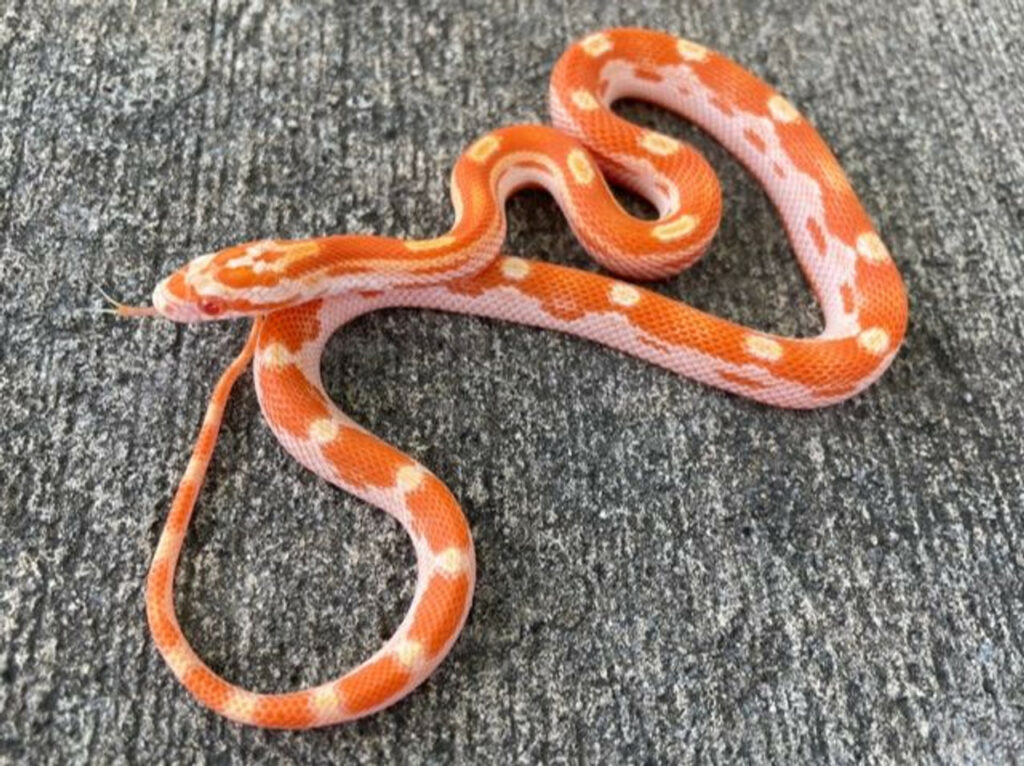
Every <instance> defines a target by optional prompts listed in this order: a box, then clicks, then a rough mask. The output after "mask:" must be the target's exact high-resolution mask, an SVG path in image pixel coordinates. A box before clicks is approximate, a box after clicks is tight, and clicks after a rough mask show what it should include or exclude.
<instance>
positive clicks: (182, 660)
mask: <svg viewBox="0 0 1024 766" xmlns="http://www.w3.org/2000/svg"><path fill="white" fill-rule="evenodd" d="M164 660H166V662H167V666H168V667H169V668H170V669H171V672H173V673H174V675H175V676H177V677H178V678H184V677H185V674H186V673H187V672H188V671H189V670H191V669H192V667H193V665H195V662H194V661H193V659H192V654H191V652H189V650H188V649H186V648H185V647H184V646H179V647H178V648H176V649H171V650H170V651H169V652H166V653H165V654H164Z"/></svg>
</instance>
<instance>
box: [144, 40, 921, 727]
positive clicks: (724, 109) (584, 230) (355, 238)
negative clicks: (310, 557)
mask: <svg viewBox="0 0 1024 766" xmlns="http://www.w3.org/2000/svg"><path fill="white" fill-rule="evenodd" d="M626 96H633V97H638V98H643V99H646V100H648V101H651V102H653V103H656V104H659V105H661V106H664V107H667V108H668V109H670V110H673V111H675V112H677V113H679V114H680V115H682V116H683V117H686V118H688V119H690V120H692V121H694V122H695V123H697V124H698V125H699V126H700V127H702V128H704V129H705V130H706V131H707V132H709V133H710V134H711V135H713V136H714V137H716V138H718V139H719V140H720V141H721V142H722V144H723V145H724V146H726V148H728V149H729V150H730V151H732V152H733V154H735V155H736V157H737V158H738V159H739V160H740V161H741V162H743V163H744V164H745V165H746V166H747V167H748V168H749V169H750V170H751V172H752V173H753V174H754V175H755V177H756V178H757V179H758V180H759V181H760V182H761V183H762V184H763V185H764V187H765V189H766V192H767V193H768V195H769V196H770V197H771V199H772V200H773V202H774V203H775V204H776V206H777V208H778V210H779V214H780V216H781V217H782V219H783V222H784V224H785V226H786V230H787V231H788V232H789V234H790V240H791V242H792V244H793V250H794V254H795V255H796V258H797V260H798V262H799V263H800V265H801V268H802V269H803V272H804V274H805V276H806V277H807V279H808V282H809V283H810V287H811V289H812V291H813V292H814V294H815V295H816V296H817V298H818V300H819V302H820V304H821V306H822V309H823V313H824V318H825V331H824V333H823V335H822V336H821V337H818V338H787V337H781V336H776V335H771V334H767V333H761V332H759V331H757V330H755V329H753V328H749V327H744V326H742V325H739V324H736V323H734V322H730V321H728V320H726V319H723V318H720V317H716V316H713V315H710V314H707V313H704V312H701V311H698V310H697V309H694V308H692V307H690V306H688V305H686V304H685V303H682V302H679V301H676V300H672V299H669V298H666V297H664V296H662V295H660V294H657V293H654V292H651V291H648V290H644V289H642V288H640V287H637V286H634V285H631V284H629V283H627V282H623V281H620V280H618V279H613V278H610V277H606V276H602V275H598V274H592V273H587V272H582V271H578V270H574V269H569V268H565V267H561V266H556V265H553V264H548V263H544V262H540V261H533V260H525V259H521V258H511V257H507V256H503V255H501V253H500V248H501V245H502V242H503V240H504V236H505V228H506V226H505V214H504V203H505V199H506V198H507V197H508V195H510V194H512V193H514V192H515V191H517V190H518V189H521V188H523V187H526V186H540V187H543V188H545V189H547V190H548V191H549V192H550V193H551V194H552V195H553V196H554V197H555V199H556V201H557V202H558V204H559V206H560V207H561V209H562V210H563V212H564V213H565V215H566V216H567V218H568V219H569V222H570V224H571V226H572V228H573V231H574V232H575V233H576V234H577V236H578V237H579V239H580V241H581V243H582V244H583V246H584V247H585V248H586V249H587V250H588V252H590V253H591V255H593V256H594V257H595V258H596V259H597V260H598V261H599V262H600V263H601V264H603V265H604V266H606V267H607V268H608V269H610V270H611V271H613V272H615V273H616V274H618V275H620V276H625V277H634V278H653V277H663V276H667V275H670V274H674V273H676V272H677V271H678V270H679V269H681V268H685V267H686V266H688V265H689V264H691V263H693V262H694V261H695V260H696V259H697V258H699V257H700V256H701V255H702V254H703V253H704V252H705V251H706V249H707V248H708V245H709V242H710V241H711V239H712V237H713V235H714V233H715V231H716V230H717V227H718V224H719V218H720V216H721V211H722V200H721V190H720V187H719V183H718V179H717V177H716V176H715V174H714V172H713V170H712V168H711V167H710V165H709V164H708V163H707V161H706V160H705V159H704V157H703V156H702V155H701V154H700V153H699V152H698V151H697V150H696V149H694V148H693V147H691V146H689V145H687V144H685V143H684V142H681V141H678V140H675V139H672V138H669V137H667V136H663V135H660V134H658V133H655V132H653V131H650V130H647V129H644V128H641V127H639V126H636V125H633V124H630V123H629V122H627V121H626V120H624V119H622V118H621V117H619V116H617V115H616V114H614V113H613V112H612V111H611V109H610V102H611V101H613V100H615V99H617V98H622V97H626ZM550 99H551V109H552V116H553V119H554V123H555V126H554V127H550V126H542V125H514V126H511V127H506V128H501V129H499V130H496V131H494V132H492V133H489V134H487V135H485V136H482V137H481V138H479V139H478V140H476V141H475V142H473V143H472V144H471V145H470V146H469V147H468V148H467V149H466V151H465V152H464V153H463V155H462V156H461V157H460V158H459V160H458V162H457V163H456V165H455V168H454V170H453V172H452V182H451V183H452V200H453V204H454V206H455V212H456V220H455V223H454V224H453V226H452V228H451V230H450V231H449V232H447V233H446V234H443V235H440V236H438V237H435V238H432V239H424V240H402V239H395V238H390V237H377V236H368V235H333V236H328V237H322V238H315V239H302V240H294V241H287V240H261V241H257V242H249V243H245V244H242V245H235V246H232V247H229V248H225V249H223V250H221V251H219V252H217V253H213V254H210V255H207V256H202V257H200V258H197V259H194V260H193V261H192V262H191V263H189V264H188V265H186V266H184V267H183V268H182V269H180V270H179V271H177V272H175V273H174V274H172V275H171V276H170V277H168V278H167V279H165V280H164V281H163V282H161V283H160V285H158V287H157V289H156V291H155V292H154V306H155V307H156V310H157V311H159V312H160V313H162V314H164V315H165V316H167V317H168V318H171V319H175V320H179V321H196V320H203V319H213V318H228V317H233V316H240V315H244V316H252V317H254V322H253V327H252V331H251V332H250V334H249V338H248V340H247V342H246V344H245V347H244V349H243V350H242V352H241V353H240V354H239V356H238V357H237V358H236V359H235V360H234V361H233V362H232V363H231V365H230V366H229V367H228V369H227V370H226V371H225V372H224V374H223V375H222V377H221V379H220V380H219V381H218V382H217V385H216V386H215V388H214V391H213V393H212V395H211V398H210V404H209V407H208V409H207V413H206V416H205V418H204V420H203V424H202V427H201V429H200V433H199V437H198V439H197V441H196V446H195V449H194V452H193V455H192V458H191V460H190V463H189V468H188V470H187V471H186V474H185V476H184V477H183V478H182V481H181V483H180V484H179V486H178V491H177V493H176V495H175V498H174V500H173V502H172V505H171V511H170V513H169V515H168V520H167V523H166V525H165V527H164V530H163V532H162V534H161V537H160V540H159V543H158V545H157V550H156V553H155V555H154V559H153V563H152V566H151V569H150V573H149V577H148V580H147V593H146V612H147V617H148V620H149V625H150V629H151V632H152V635H153V640H154V643H155V645H156V647H157V649H158V650H159V651H160V652H161V653H162V654H163V655H164V657H165V659H166V660H167V663H168V665H169V666H170V668H171V670H172V672H174V674H175V675H176V676H177V677H178V678H179V679H180V680H181V682H182V684H183V685H184V686H185V688H186V689H188V690H189V692H191V693H192V695H193V696H194V697H195V698H196V699H197V700H198V701H199V702H200V703H202V704H203V705H205V706H207V707H209V708H210V709H212V710H215V711H216V712H218V713H220V714H222V715H225V716H227V717H229V718H231V719H232V720H235V721H239V722H242V723H246V724H251V725H255V726H266V727H273V728H307V727H312V726H323V725H327V724H333V723H339V722H342V721H349V720H353V719H355V718H359V717H361V716H364V715H367V714H370V713H372V712H375V711H377V710H380V709H382V708H384V707H387V706H388V705H391V704H393V703H394V702H396V701H397V700H399V699H400V698H402V697H403V696H404V695H406V694H408V693H409V692H410V691H412V690H413V689H414V688H415V687H416V686H417V685H418V684H420V683H422V682H423V680H424V679H426V678H427V677H428V676H429V675H430V673H431V672H432V671H433V669H434V668H435V667H436V666H437V665H438V664H439V663H440V662H441V661H442V660H443V658H444V657H445V655H446V654H447V653H448V651H449V650H450V649H451V647H452V645H453V643H454V642H455V640H456V637H457V636H458V634H459V632H460V630H461V628H462V625H463V624H464V622H465V620H466V617H467V614H468V612H469V609H470V604H471V601H472V594H473V585H474V580H475V572H476V568H475V559H474V552H473V542H472V538H471V535H470V527H469V524H468V522H467V520H466V517H465V515H464V514H463V512H462V509H461V508H460V507H459V504H458V502H457V501H456V499H455V497H454V496H453V495H452V493H451V492H450V491H449V490H448V488H447V487H446V486H445V485H444V483H443V482H441V481H440V480H439V479H438V478H437V477H435V476H434V475H433V474H431V473H430V472H429V471H428V470H427V469H425V468H423V467H422V466H420V465H419V464H418V463H416V461H414V460H413V459H412V458H410V457H408V456H407V455H404V454H403V453H402V452H400V451H399V450H397V449H396V448H394V447H392V446H391V445H389V444H387V443H385V442H383V441H382V440H380V439H378V438H377V437H376V436H373V435H372V434H370V433H368V432H366V431H365V430H363V429H361V428H360V427H358V426H356V425H355V424H354V423H352V421H351V420H349V419H348V418H347V417H346V416H345V415H344V414H343V413H341V412H340V411H339V410H338V409H337V407H336V406H335V405H334V404H333V402H331V400H330V399H329V397H328V396H327V394H326V393H325V392H324V390H323V386H322V383H321V381H320V373H319V360H320V356H321V354H322V352H323V349H324V346H325V344H326V343H327V341H328V339H329V338H330V337H331V335H332V334H333V333H334V332H335V331H336V329H337V328H338V327H339V326H341V325H343V324H345V323H346V322H348V321H351V320H352V319H354V318H355V317H357V316H359V315H361V314H364V313H366V312H368V311H373V310H376V309H379V308H384V307H388V306H421V307H425V308H432V309H441V310H447V311H454V312H462V313H468V314H476V315H480V316H488V317H494V318H497V319H502V320H507V321H513V322H520V323H523V324H529V325H535V326H539V327H545V328H550V329H554V330H559V331H563V332H567V333H572V334H575V335H579V336H581V337H586V338H589V339H592V340H594V341H596V342H598V343H601V344H604V345H606V346H610V347H614V348H617V349H621V350H623V351H626V352H628V353H632V354H634V355H636V356H637V357H640V358H643V359H646V360H648V361H651V362H653V363H655V364H659V365H662V366H664V367H666V368H668V369H671V370H673V371H675V372H678V373H679V374H680V375H685V376H689V377H692V378H694V379H697V380H700V381H702V382H704V383H707V384H709V385H713V386H718V387H720V388H723V389H726V390H728V391H731V392H734V393H736V394H739V395H742V396H747V397H750V398H752V399H755V400H757V401H760V402H764V403H766V404H770V405H775V406H783V407H794V408H809V407H820V406H824V405H827V404H833V403H835V402H837V401H841V400H842V399H845V398H847V397H849V396H852V395H853V394H855V393H857V392H859V391H861V390H863V389H864V388H865V387H867V386H868V385H870V384H871V383H872V382H873V381H874V380H876V379H877V378H878V377H879V376H880V375H881V374H882V372H883V371H884V370H885V369H886V367H887V366H888V365H889V364H890V363H891V361H892V359H893V357H894V356H895V353H896V351H897V350H898V348H899V346H900V344H901V343H902V340H903V335H904V332H905V329H906V323H907V298H906V293H905V290H904V287H903V282H902V280H901V278H900V275H899V272H898V271H897V269H896V266H895V264H894V262H893V261H892V259H891V257H890V256H889V253H888V251H887V250H886V248H885V245H884V244H883V243H882V241H881V239H880V238H879V237H878V235H877V234H876V233H875V231H874V229H873V227H872V225H871V222H870V221H869V220H868V217H867V215H866V213H865V212H864V209H863V208H862V207H861V205H860V202H859V201H858V199H857V197H856V194H855V193H854V191H853V189H852V188H851V186H850V184H849V182H848V181H847V180H846V177H845V175H844V174H843V172H842V170H841V168H840V167H839V164H838V162H837V161H836V159H835V157H834V156H833V155H832V153H831V152H830V151H829V149H828V147H827V146H826V145H825V142H824V141H823V140H822V139H821V137H820V136H819V135H818V133H817V131H815V129H814V128H813V126H812V125H811V124H810V122H808V121H807V120H806V118H804V117H803V116H802V115H800V114H799V112H798V111H797V110H796V109H795V108H794V107H793V106H792V105H790V104H789V103H788V102H787V101H785V100H784V99H783V98H782V97H781V96H779V95H778V94H777V93H776V92H775V90H774V89H773V88H771V87H770V86H769V85H767V84H766V83H764V82H762V81H761V80H759V79H758V78H757V77H755V76H754V75H752V74H751V73H750V72H748V71H746V70H745V69H743V68H742V67H740V66H739V65H737V64H735V63H734V62H732V61H730V60H729V59H727V58H725V57H724V56H722V55H721V54H719V53H716V52H714V51H712V50H710V49H707V48H704V47H703V46H701V45H698V44H696V43H693V42H690V41H687V40H683V39H681V38H677V37H674V36H671V35H667V34H663V33H660V32H652V31H649V30H640V29H609V30H605V31H602V32H598V33H595V34H593V35H589V36H587V37H586V38H584V39H582V40H581V41H579V42H577V43H576V44H574V45H573V46H571V47H570V48H569V49H568V50H567V51H566V53H565V54H564V55H563V56H562V58H561V59H560V60H559V62H558V64H557V65H556V67H555V70H554V72H553V74H552V83H551V90H550ZM609 180H611V181H613V182H616V183H623V184H625V185H627V186H629V187H630V188H632V189H633V190H634V191H636V192H638V193H639V194H641V195H643V196H645V197H646V198H648V199H649V200H650V201H651V202H652V203H653V204H654V205H655V206H656V207H657V208H658V210H659V211H660V215H659V217H658V218H657V219H656V220H653V221H648V220H638V219H635V218H633V217H631V216H630V215H629V214H628V213H626V212H625V211H624V210H623V209H622V208H621V207H620V206H619V204H618V202H617V201H616V200H615V198H614V196H613V195H612V194H611V191H610V189H609V186H608V181H609ZM254 357H255V381H256V387H257V392H258V395H259V400H260V406H261V409H262V411H263V414H264V417H265V418H266V420H267V423H268V424H269V426H270V428H271V429H272V431H273V432H274V434H275V436H276V437H277V438H278V439H279V440H280V442H281V443H282V444H283V445H284V447H285V448H286V449H287V450H288V451H289V452H290V453H291V454H292V455H293V456H294V457H296V459H298V460H299V461H300V462H301V463H302V464H303V465H305V466H307V467H308V468H310V469H311V470H312V471H314V472H315V473H317V474H318V475H319V476H321V477H322V478H324V479H325V480H327V481H329V482H331V483H333V484H335V485H336V486H338V487H340V488H342V489H343V490H345V491H347V492H350V493H353V494H354V495H356V496H358V497H360V498H362V499H363V500H365V501H367V502H369V503H371V504H373V505H376V506H378V507H380V508H381V509H382V510H384V511H386V512H388V513H391V514H392V515H394V516H395V517H396V518H397V519H398V520H399V521H400V522H401V523H402V524H403V525H404V526H405V528H406V530H407V531H408V532H409V535H410V537H411V539H412V542H413V545H414V546H415V548H416V552H417V562H418V573H417V586H416V594H415V596H414V598H413V603H412V604H411V606H410V608H409V612H408V614H407V615H406V617H405V620H404V621H403V622H402V624H401V625H400V626H399V628H398V630H397V631H396V633H395V635H394V636H392V638H391V639H389V640H388V641H387V642H386V643H385V644H384V645H383V646H382V647H380V648H379V649H378V650H377V651H376V652H375V653H374V654H373V655H371V656H370V657H369V658H368V659H367V660H366V661H365V662H363V663H362V664H360V665H359V666H357V667H355V668H354V669H352V670H350V671H349V672H347V673H345V674H343V675H341V676H340V677H339V678H337V679H335V680H333V681H330V682H328V683H326V684H321V685H319V686H316V687H310V688H308V689H302V690H298V691H294V692H288V693H283V694H259V693H254V692H250V691H247V690H245V689H241V688H239V687H237V686H234V685H232V684H231V683H229V682H228V681H226V680H224V679H223V678H221V677H220V676H218V675H217V674H216V673H215V672H214V671H212V670H211V669H210V668H209V667H208V666H207V665H206V664H205V663H203V661H202V660H201V659H200V658H199V657H198V656H196V655H195V653H194V652H193V651H192V649H191V647H190V646H189V644H188V641H187V639H186V637H185V636H184V635H183V633H182V631H181V628H180V626H179V625H178V622H177V618H176V617H175V614H174V598H173V587H174V572H175V568H176V566H177V562H178V558H179V555H180V552H181V548H182V545H183V543H184V539H185V534H186V531H187V528H188V523H189V520H190V518H191V515H192V512H193V509H194V506H195V502H196V498H197V496H198V494H199V490H200V487H201V485H202V482H203V478H204V476H205V473H206V470H207V467H208V465H209V462H210V460H211V458H212V455H213V449H214V445H215V443H216V439H217V434H218V431H219V428H220V424H221V418H222V415H223V411H224V407H225V405H226V403H227V400H228V397H229V395H230V391H231V387H232V386H233V384H234V382H235V381H236V379H237V378H238V376H239V375H240V374H241V373H242V371H243V370H244V369H245V368H246V367H247V366H248V364H249V362H250V361H252V360H253V358H254Z"/></svg>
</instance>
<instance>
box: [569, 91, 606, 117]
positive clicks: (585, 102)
mask: <svg viewBox="0 0 1024 766" xmlns="http://www.w3.org/2000/svg"><path fill="white" fill-rule="evenodd" d="M572 102H573V103H574V104H576V106H577V107H579V108H580V109H583V110H584V111H587V112H592V111H593V110H595V109H597V108H598V107H600V106H601V104H600V102H599V101H598V100H597V99H596V98H594V94H593V93H591V92H590V91H589V90H583V89H582V88H580V89H578V90H574V91H573V92H572Z"/></svg>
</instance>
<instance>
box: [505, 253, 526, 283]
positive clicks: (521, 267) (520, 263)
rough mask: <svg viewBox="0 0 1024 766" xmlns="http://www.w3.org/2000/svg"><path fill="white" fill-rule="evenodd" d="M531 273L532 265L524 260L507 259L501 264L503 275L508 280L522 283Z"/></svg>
mask: <svg viewBox="0 0 1024 766" xmlns="http://www.w3.org/2000/svg"><path fill="white" fill-rule="evenodd" d="M529 273H530V264H529V263H527V262H526V261H524V260H523V259H522V258H506V259H505V260H503V261H502V262H501V274H502V276H504V277H505V278H506V279H511V280H513V281H516V282H518V281H520V280H522V279H526V275H527V274H529Z"/></svg>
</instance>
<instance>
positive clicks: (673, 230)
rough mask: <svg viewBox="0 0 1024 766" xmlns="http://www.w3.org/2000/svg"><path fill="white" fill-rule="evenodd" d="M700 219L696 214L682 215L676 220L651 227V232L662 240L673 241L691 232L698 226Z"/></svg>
mask: <svg viewBox="0 0 1024 766" xmlns="http://www.w3.org/2000/svg"><path fill="white" fill-rule="evenodd" d="M699 220H700V219H699V218H697V216H695V215H681V216H679V217H678V218H677V219H676V220H674V221H669V222H668V223H663V224H660V225H658V226H655V227H654V228H653V229H651V234H653V235H654V238H655V239H657V240H659V241H661V242H671V241H673V240H676V239H681V238H682V237H685V236H686V235H687V234H689V233H691V232H692V231H693V230H694V229H696V228H697V223H698V222H699Z"/></svg>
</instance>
